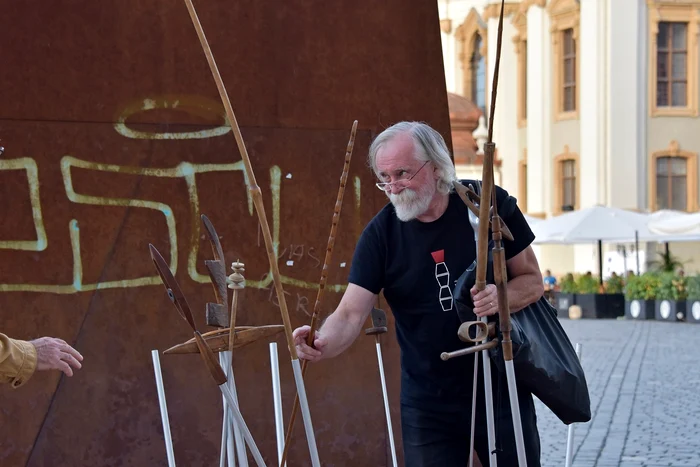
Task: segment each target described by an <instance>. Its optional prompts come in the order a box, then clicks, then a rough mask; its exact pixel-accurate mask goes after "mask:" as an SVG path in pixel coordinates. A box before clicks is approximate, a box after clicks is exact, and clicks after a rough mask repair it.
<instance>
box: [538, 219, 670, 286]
mask: <svg viewBox="0 0 700 467" xmlns="http://www.w3.org/2000/svg"><path fill="white" fill-rule="evenodd" d="M648 220H649V215H648V214H642V213H637V212H633V211H627V210H625V209H620V208H614V207H607V206H592V207H589V208H584V209H580V210H578V211H572V212H568V213H566V214H562V215H560V216H556V217H552V218H550V219H547V220H545V221H543V222H540V223H537V224H535V225H533V226H532V231H533V233H534V234H535V241H534V242H533V243H535V244H542V243H558V244H569V245H571V244H580V243H593V242H596V243H597V244H598V269H599V271H600V278H599V280H600V282H601V284H602V282H603V242H614V243H622V242H635V244H636V247H635V250H636V252H637V269H639V254H638V252H639V241H640V240H641V241H657V240H656V237H657V236H656V235H655V234H653V233H652V232H651V231H649V228H648V227H647V223H648Z"/></svg>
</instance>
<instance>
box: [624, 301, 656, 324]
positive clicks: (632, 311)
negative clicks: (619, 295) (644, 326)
mask: <svg viewBox="0 0 700 467" xmlns="http://www.w3.org/2000/svg"><path fill="white" fill-rule="evenodd" d="M655 302H656V300H642V299H635V300H625V318H627V319H654V311H655Z"/></svg>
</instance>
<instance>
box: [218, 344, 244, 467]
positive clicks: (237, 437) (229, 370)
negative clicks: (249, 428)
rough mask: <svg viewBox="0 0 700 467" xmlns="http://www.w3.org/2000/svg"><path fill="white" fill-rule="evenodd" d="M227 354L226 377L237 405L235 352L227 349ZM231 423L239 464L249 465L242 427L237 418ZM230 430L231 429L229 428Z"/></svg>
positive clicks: (231, 447) (231, 446) (242, 466)
mask: <svg viewBox="0 0 700 467" xmlns="http://www.w3.org/2000/svg"><path fill="white" fill-rule="evenodd" d="M223 353H225V354H226V363H227V366H226V367H225V368H226V377H227V378H228V387H229V389H230V390H231V394H233V400H234V401H235V402H236V407H239V409H240V406H239V405H238V392H237V391H236V379H235V378H234V375H233V353H232V352H231V351H230V350H227V351H225V352H223ZM231 424H232V425H233V439H234V441H235V449H236V452H237V453H238V465H240V466H241V467H248V454H247V453H246V450H245V443H244V442H243V437H242V436H241V428H240V426H238V423H236V421H235V420H233V419H232V420H231ZM229 432H230V430H229ZM229 447H230V449H233V447H234V446H233V445H232V444H231V443H229ZM230 457H233V451H231V456H230Z"/></svg>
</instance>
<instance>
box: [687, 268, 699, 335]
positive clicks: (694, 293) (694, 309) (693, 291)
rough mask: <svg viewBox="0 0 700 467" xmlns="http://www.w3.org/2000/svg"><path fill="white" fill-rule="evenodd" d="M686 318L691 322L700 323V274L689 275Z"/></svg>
mask: <svg viewBox="0 0 700 467" xmlns="http://www.w3.org/2000/svg"><path fill="white" fill-rule="evenodd" d="M686 319H687V321H688V322H689V323H698V324H700V274H696V275H694V276H690V277H688V300H687V302H686Z"/></svg>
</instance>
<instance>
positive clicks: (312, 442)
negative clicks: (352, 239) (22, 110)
mask: <svg viewBox="0 0 700 467" xmlns="http://www.w3.org/2000/svg"><path fill="white" fill-rule="evenodd" d="M184 1H185V5H187V11H188V12H189V14H190V18H191V20H192V24H193V25H194V28H195V30H196V31H197V37H199V42H200V44H201V45H202V49H203V50H204V54H205V56H206V58H207V62H208V63H209V68H210V70H211V73H212V76H213V77H214V81H215V82H216V88H217V89H218V90H219V96H220V97H221V101H222V103H223V105H224V109H225V110H226V116H227V117H228V120H229V122H230V124H231V129H232V130H233V135H234V137H235V138H236V143H237V144H238V150H239V151H240V153H241V158H242V159H243V166H244V168H245V172H246V176H247V178H248V185H249V187H248V189H249V191H250V193H251V196H252V197H253V203H254V205H255V210H256V212H257V214H258V219H259V221H260V227H261V229H262V233H263V239H264V241H265V248H266V250H267V258H268V262H269V263H270V272H271V273H272V280H273V283H274V285H275V291H276V292H277V300H278V302H279V307H280V314H281V315H282V322H283V323H284V333H285V337H286V338H287V348H288V349H289V354H290V355H291V357H292V369H293V370H294V380H295V382H296V387H297V396H298V397H301V398H302V399H301V403H302V410H303V412H304V414H303V415H304V425H305V429H306V438H307V441H308V442H309V452H310V454H311V462H312V465H313V466H314V467H317V466H319V467H320V465H321V462H320V460H319V458H318V449H317V447H316V438H315V435H314V432H313V426H312V424H311V415H310V411H309V408H308V401H307V399H306V389H305V388H304V379H303V377H302V376H301V369H300V366H299V356H298V355H297V351H296V347H295V346H294V337H293V336H292V324H291V322H290V319H289V311H288V309H287V301H286V297H285V296H284V289H283V288H282V279H281V278H280V272H279V267H278V265H277V254H276V252H275V249H274V246H273V244H272V235H271V234H270V226H269V224H268V222H267V215H266V214H265V206H264V204H263V199H262V190H261V189H260V187H259V186H258V183H257V181H256V179H255V174H254V172H253V167H252V165H251V163H250V157H249V156H248V151H247V149H246V147H245V143H244V142H243V136H242V135H241V130H240V128H239V126H238V121H237V120H236V115H235V114H234V112H233V108H232V106H231V101H230V100H229V98H228V93H227V92H226V87H225V86H224V82H223V80H222V79H221V74H220V73H219V69H218V67H217V65H216V61H215V60H214V56H213V54H212V52H211V48H210V47H209V43H208V42H207V38H206V36H205V35H204V30H203V29H202V25H201V24H200V22H199V18H198V17H197V12H196V11H195V8H194V5H193V4H192V0H184ZM232 331H233V330H232Z"/></svg>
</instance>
